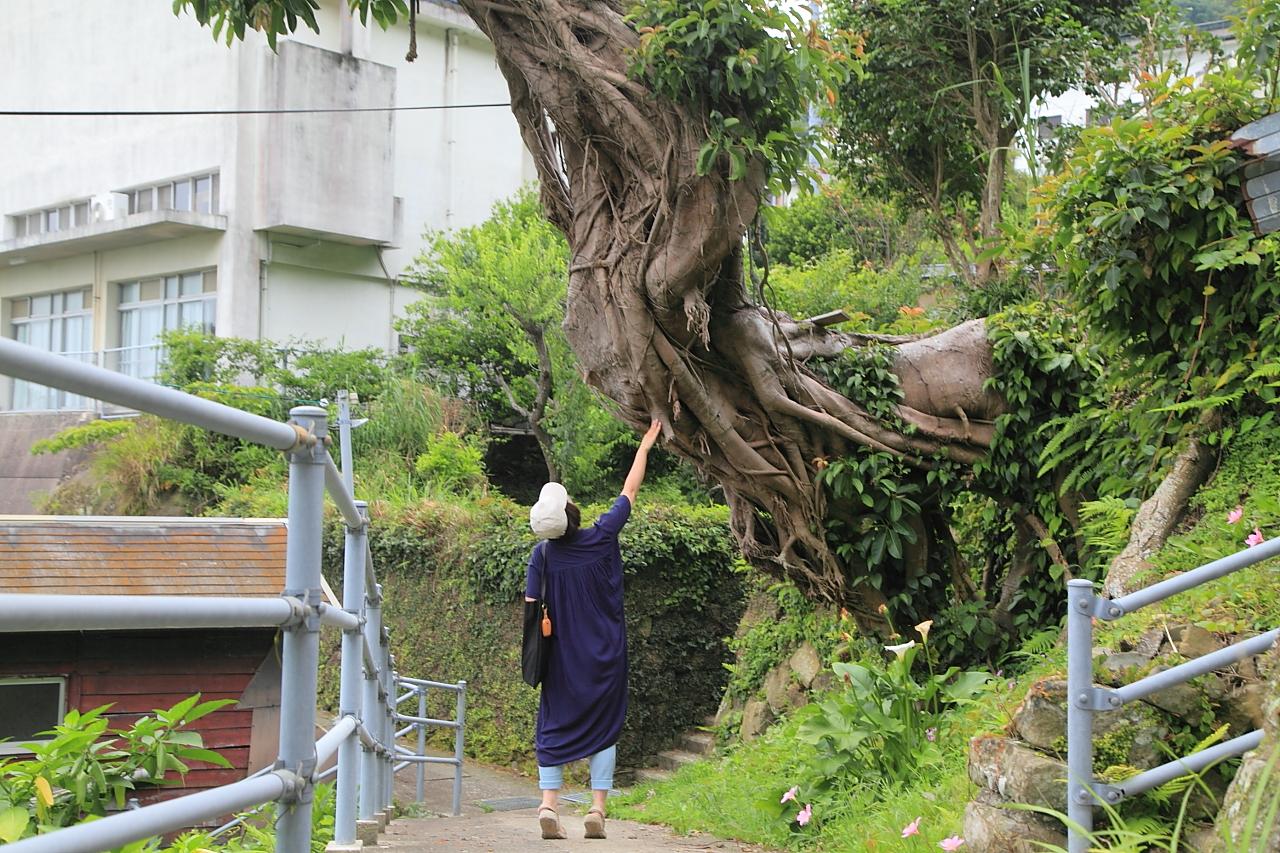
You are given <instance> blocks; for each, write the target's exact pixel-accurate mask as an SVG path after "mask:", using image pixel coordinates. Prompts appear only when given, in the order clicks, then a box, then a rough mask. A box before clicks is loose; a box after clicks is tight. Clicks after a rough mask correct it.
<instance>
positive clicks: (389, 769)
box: [381, 628, 396, 811]
mask: <svg viewBox="0 0 1280 853" xmlns="http://www.w3.org/2000/svg"><path fill="white" fill-rule="evenodd" d="M390 640H391V638H390V636H389V635H388V633H387V630H386V628H383V630H382V691H383V695H384V696H386V701H385V702H384V703H383V705H382V733H383V737H382V742H383V743H384V744H385V745H386V747H387V751H386V753H385V754H384V755H383V760H382V791H381V793H382V809H383V810H384V811H386V810H389V809H390V808H391V801H392V800H393V799H394V793H395V782H396V776H395V766H396V756H395V751H396V717H395V714H396V708H395V702H396V673H395V668H394V667H395V662H394V661H393V660H392V659H391V644H390Z"/></svg>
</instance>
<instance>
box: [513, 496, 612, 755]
mask: <svg viewBox="0 0 1280 853" xmlns="http://www.w3.org/2000/svg"><path fill="white" fill-rule="evenodd" d="M630 515H631V501H630V500H628V499H627V497H626V496H625V495H619V496H618V499H617V500H615V501H614V502H613V506H612V507H610V508H609V511H608V512H606V513H605V514H604V515H602V516H600V518H599V520H597V521H596V523H595V524H594V525H592V526H591V527H589V528H586V529H583V530H579V531H578V532H576V533H574V534H573V535H571V536H568V537H562V538H561V539H559V540H549V541H547V542H546V543H544V544H542V545H540V546H539V547H537V548H535V549H534V551H533V554H532V555H531V556H530V557H529V568H528V572H527V573H526V580H525V594H526V595H527V596H529V597H530V598H537V597H538V591H539V585H540V583H541V580H542V575H543V573H544V572H545V573H546V578H547V602H548V608H547V609H548V610H549V611H550V614H551V622H552V636H553V638H554V639H553V641H552V643H551V657H550V659H549V660H548V662H547V670H546V676H545V677H544V678H543V680H542V700H541V704H540V705H539V706H538V729H537V738H536V740H535V746H536V748H537V754H538V763H539V764H540V765H542V766H543V767H557V766H559V765H561V764H567V763H569V762H570V761H576V760H578V759H579V758H586V757H587V756H589V755H593V754H595V753H597V752H599V751H601V750H602V749H608V748H609V747H610V746H613V745H614V744H615V743H617V741H618V735H619V734H620V733H621V731H622V721H623V719H624V718H625V717H626V715H627V632H626V625H625V623H624V621H623V617H622V553H621V552H620V551H619V550H618V533H619V532H620V531H621V530H622V526H623V525H624V524H626V523H627V517H628V516H630Z"/></svg>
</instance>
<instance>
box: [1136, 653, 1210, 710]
mask: <svg viewBox="0 0 1280 853" xmlns="http://www.w3.org/2000/svg"><path fill="white" fill-rule="evenodd" d="M1166 669H1169V667H1167V666H1158V667H1156V668H1155V669H1153V670H1151V674H1152V675H1154V674H1156V673H1157V672H1163V671H1164V670H1166ZM1144 701H1146V702H1147V704H1149V705H1154V706H1155V707H1157V708H1159V709H1160V710H1161V711H1166V712H1168V713H1170V714H1173V715H1174V716H1175V717H1180V718H1182V719H1184V720H1190V719H1193V718H1198V717H1200V716H1201V715H1202V714H1203V713H1204V712H1205V710H1206V709H1207V707H1206V705H1205V694H1204V691H1202V690H1197V689H1196V688H1195V687H1193V686H1192V685H1190V684H1188V683H1186V682H1185V681H1184V682H1183V683H1181V684H1174V685H1173V686H1171V687H1166V688H1165V689H1163V690H1158V691H1156V692H1155V693H1152V694H1151V695H1150V696H1148V697H1147V698H1146V699H1145V700H1144Z"/></svg>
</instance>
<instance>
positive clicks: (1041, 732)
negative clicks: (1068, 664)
mask: <svg viewBox="0 0 1280 853" xmlns="http://www.w3.org/2000/svg"><path fill="white" fill-rule="evenodd" d="M1012 731H1013V734H1014V735H1015V736H1016V737H1018V738H1019V739H1021V740H1023V741H1025V742H1026V743H1028V744H1030V745H1031V746H1034V747H1036V748H1037V749H1042V750H1045V751H1047V752H1053V753H1060V752H1062V751H1063V750H1065V749H1066V734H1067V682H1066V680H1065V679H1062V678H1045V679H1041V680H1040V681H1038V682H1036V683H1035V684H1033V685H1032V686H1031V689H1030V690H1028V691H1027V696H1026V698H1025V699H1024V700H1023V701H1022V704H1021V705H1019V706H1018V708H1017V710H1015V711H1014V713H1013V723H1012ZM1168 734H1169V729H1168V726H1166V725H1165V724H1164V723H1163V722H1162V721H1161V720H1160V719H1159V718H1158V717H1157V716H1156V715H1155V713H1154V712H1153V711H1152V710H1151V709H1150V708H1148V707H1145V706H1144V705H1143V704H1142V703H1140V702H1135V703H1131V704H1129V705H1126V706H1125V707H1123V708H1120V709H1118V710H1115V711H1104V712H1102V713H1099V714H1094V717H1093V735H1094V739H1095V742H1099V743H1103V744H1107V745H1109V746H1110V747H1111V750H1112V751H1113V752H1115V751H1118V752H1120V753H1122V754H1118V755H1116V756H1114V758H1116V759H1117V761H1116V762H1115V763H1118V764H1127V765H1129V766H1130V767H1137V768H1139V769H1142V770H1146V769H1148V768H1150V767H1155V766H1157V765H1159V764H1163V763H1164V757H1163V755H1164V754H1163V753H1162V752H1161V751H1160V748H1159V747H1158V746H1156V744H1157V742H1159V741H1162V740H1164V738H1165V737H1167V736H1168ZM1120 741H1123V742H1120Z"/></svg>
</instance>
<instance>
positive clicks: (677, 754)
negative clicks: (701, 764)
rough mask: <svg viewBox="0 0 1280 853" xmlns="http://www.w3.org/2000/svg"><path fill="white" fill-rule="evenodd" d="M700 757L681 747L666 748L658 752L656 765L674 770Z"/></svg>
mask: <svg viewBox="0 0 1280 853" xmlns="http://www.w3.org/2000/svg"><path fill="white" fill-rule="evenodd" d="M701 758H702V756H700V755H695V754H694V753H692V752H685V751H684V750H683V749H668V750H666V751H665V752H659V753H658V766H659V767H661V768H662V769H663V770H670V771H676V770H679V769H680V768H681V767H684V766H685V765H686V764H693V763H694V762H695V761H698V760H700V759H701Z"/></svg>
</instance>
